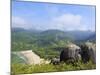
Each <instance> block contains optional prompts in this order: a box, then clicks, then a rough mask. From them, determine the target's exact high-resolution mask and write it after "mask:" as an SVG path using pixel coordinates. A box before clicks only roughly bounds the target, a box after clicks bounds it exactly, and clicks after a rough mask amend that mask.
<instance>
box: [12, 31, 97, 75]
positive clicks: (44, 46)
mask: <svg viewBox="0 0 100 75" xmlns="http://www.w3.org/2000/svg"><path fill="white" fill-rule="evenodd" d="M83 33H84V34H82V32H63V31H59V30H48V31H44V32H42V31H27V30H21V29H18V30H16V29H14V30H12V35H11V40H12V42H11V51H12V52H13V51H22V50H33V52H35V53H36V54H37V55H39V56H40V57H41V58H43V59H48V60H50V58H54V57H59V55H60V52H61V51H62V48H64V47H66V45H67V44H68V43H69V42H74V43H78V44H81V43H83V42H85V41H87V40H89V39H91V37H89V36H90V34H91V35H92V34H94V33H91V32H88V33H87V32H83ZM81 34H82V35H81ZM87 37H88V38H87ZM92 39H93V42H94V43H95V36H92ZM79 40H81V41H79ZM77 64H78V65H72V64H65V63H61V64H60V65H53V64H41V65H28V64H26V63H25V61H24V60H21V59H20V58H19V57H18V56H17V55H14V54H11V70H12V74H13V75H14V74H22V73H24V74H27V73H41V72H57V71H72V70H87V69H95V68H96V65H95V64H93V63H91V62H89V63H87V64H84V63H82V62H79V63H77Z"/></svg>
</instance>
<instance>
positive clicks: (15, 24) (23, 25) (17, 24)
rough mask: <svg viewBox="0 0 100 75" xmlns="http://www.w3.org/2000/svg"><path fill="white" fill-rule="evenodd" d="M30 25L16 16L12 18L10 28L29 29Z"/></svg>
mask: <svg viewBox="0 0 100 75" xmlns="http://www.w3.org/2000/svg"><path fill="white" fill-rule="evenodd" d="M31 26H32V25H31V24H30V22H28V21H27V20H25V19H23V18H21V17H18V16H17V17H16V16H12V27H20V28H25V29H27V28H29V27H31Z"/></svg>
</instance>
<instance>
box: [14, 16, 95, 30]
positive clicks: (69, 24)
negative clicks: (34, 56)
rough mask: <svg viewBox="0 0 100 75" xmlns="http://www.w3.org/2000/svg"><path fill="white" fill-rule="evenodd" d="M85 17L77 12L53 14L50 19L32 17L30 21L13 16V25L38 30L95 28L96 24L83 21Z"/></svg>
mask: <svg viewBox="0 0 100 75" xmlns="http://www.w3.org/2000/svg"><path fill="white" fill-rule="evenodd" d="M84 19H85V18H84V17H83V16H81V15H77V14H62V15H60V16H52V18H50V19H42V20H39V19H38V18H37V19H35V20H33V19H32V20H31V21H30V22H29V21H28V20H26V19H24V18H21V17H15V16H13V17H12V27H21V28H25V29H30V28H32V29H38V30H48V29H58V30H83V31H86V30H95V27H93V26H94V25H87V24H86V22H84V21H83V20H84Z"/></svg>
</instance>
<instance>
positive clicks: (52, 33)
mask: <svg viewBox="0 0 100 75" xmlns="http://www.w3.org/2000/svg"><path fill="white" fill-rule="evenodd" d="M95 37H96V34H95V32H93V31H61V30H46V31H40V30H25V29H22V28H12V42H14V41H16V42H24V43H31V44H35V45H38V46H47V45H52V44H58V43H60V41H63V43H64V42H66V41H87V40H95Z"/></svg>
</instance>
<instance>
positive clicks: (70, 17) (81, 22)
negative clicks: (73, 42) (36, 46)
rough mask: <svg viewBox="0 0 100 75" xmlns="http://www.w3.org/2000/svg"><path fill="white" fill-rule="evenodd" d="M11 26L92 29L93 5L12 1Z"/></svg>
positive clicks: (93, 20)
mask: <svg viewBox="0 0 100 75" xmlns="http://www.w3.org/2000/svg"><path fill="white" fill-rule="evenodd" d="M12 27H20V28H25V29H37V30H48V29H58V30H64V31H67V30H92V31H94V30H95V7H94V6H82V5H68V4H51V3H36V2H18V1H17V2H16V1H13V2H12Z"/></svg>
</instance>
